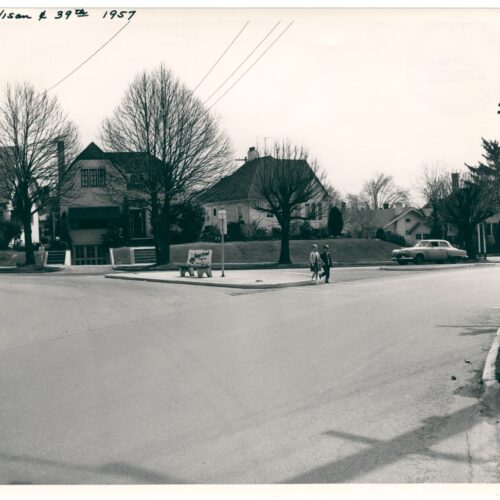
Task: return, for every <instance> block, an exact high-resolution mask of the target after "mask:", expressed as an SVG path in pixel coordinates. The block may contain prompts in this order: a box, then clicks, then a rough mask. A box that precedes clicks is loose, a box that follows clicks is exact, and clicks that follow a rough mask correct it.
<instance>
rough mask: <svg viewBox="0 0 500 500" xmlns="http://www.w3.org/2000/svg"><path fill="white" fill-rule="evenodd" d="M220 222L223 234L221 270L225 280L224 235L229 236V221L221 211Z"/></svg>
mask: <svg viewBox="0 0 500 500" xmlns="http://www.w3.org/2000/svg"><path fill="white" fill-rule="evenodd" d="M219 220H220V234H221V243H222V249H221V268H222V274H221V278H224V235H225V234H227V219H226V211H225V210H219Z"/></svg>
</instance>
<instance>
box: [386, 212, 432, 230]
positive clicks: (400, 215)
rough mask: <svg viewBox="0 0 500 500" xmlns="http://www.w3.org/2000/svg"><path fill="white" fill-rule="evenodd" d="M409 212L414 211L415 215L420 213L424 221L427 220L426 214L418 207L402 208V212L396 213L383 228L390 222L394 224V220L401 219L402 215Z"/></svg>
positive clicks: (404, 215)
mask: <svg viewBox="0 0 500 500" xmlns="http://www.w3.org/2000/svg"><path fill="white" fill-rule="evenodd" d="M410 212H415V213H416V214H417V215H420V217H422V219H424V221H426V220H427V216H426V215H425V214H424V213H423V212H422V211H421V210H419V209H418V208H408V209H407V210H404V211H403V212H401V213H399V214H397V215H396V216H395V217H394V218H392V219H391V220H390V221H389V222H387V223H386V224H385V225H384V226H383V228H384V229H385V228H386V227H388V226H390V225H391V224H394V223H395V222H396V221H398V220H399V219H401V218H402V217H406V215H407V214H409V213H410Z"/></svg>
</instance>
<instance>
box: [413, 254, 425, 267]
mask: <svg viewBox="0 0 500 500" xmlns="http://www.w3.org/2000/svg"><path fill="white" fill-rule="evenodd" d="M424 262H425V257H424V256H423V255H422V254H421V253H419V254H418V255H416V256H415V264H417V266H419V265H420V264H423V263H424Z"/></svg>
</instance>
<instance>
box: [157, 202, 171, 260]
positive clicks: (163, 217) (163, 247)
mask: <svg viewBox="0 0 500 500" xmlns="http://www.w3.org/2000/svg"><path fill="white" fill-rule="evenodd" d="M159 222H160V224H159V235H160V238H159V252H158V259H157V264H169V263H170V203H169V202H168V201H167V200H165V202H164V203H163V207H162V210H161V213H160V221H159Z"/></svg>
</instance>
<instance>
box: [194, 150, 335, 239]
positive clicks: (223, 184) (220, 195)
mask: <svg viewBox="0 0 500 500" xmlns="http://www.w3.org/2000/svg"><path fill="white" fill-rule="evenodd" d="M266 158H267V159H269V157H263V158H259V156H258V153H257V151H256V150H255V148H250V150H249V151H248V155H247V158H246V161H245V163H244V164H243V165H242V166H241V167H240V168H239V169H238V170H236V171H235V172H234V173H233V174H231V175H228V176H227V177H224V178H222V179H221V180H220V181H219V182H217V183H216V184H215V185H214V186H213V187H211V188H210V189H208V190H207V191H205V192H204V193H202V194H201V195H200V196H199V200H200V201H201V203H202V204H203V206H204V208H205V226H209V225H213V226H217V225H218V224H219V219H218V214H219V211H220V210H225V211H226V220H227V222H228V223H231V222H238V223H242V224H245V225H251V224H254V225H256V226H258V227H261V228H264V229H267V230H270V229H272V228H275V227H276V228H278V227H279V223H278V221H277V219H276V217H275V216H274V215H273V214H271V213H269V212H263V211H261V210H257V209H255V208H254V207H255V206H256V205H258V206H259V207H263V208H265V206H266V205H265V201H264V200H262V199H261V198H262V197H261V196H260V195H259V194H258V190H257V176H256V173H257V170H258V169H259V168H263V162H264V161H265V160H266ZM287 161H297V162H298V161H303V160H287ZM308 167H309V165H308ZM318 184H319V188H320V189H318V194H317V195H316V196H315V198H313V199H311V200H309V201H307V202H306V203H303V204H302V205H301V206H300V208H299V210H298V211H297V212H298V213H297V214H298V215H300V216H302V217H308V218H309V222H310V224H311V226H312V227H314V228H320V227H324V226H326V225H327V220H328V194H327V192H326V190H325V189H324V187H323V185H322V184H321V183H320V181H319V180H318Z"/></svg>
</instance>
